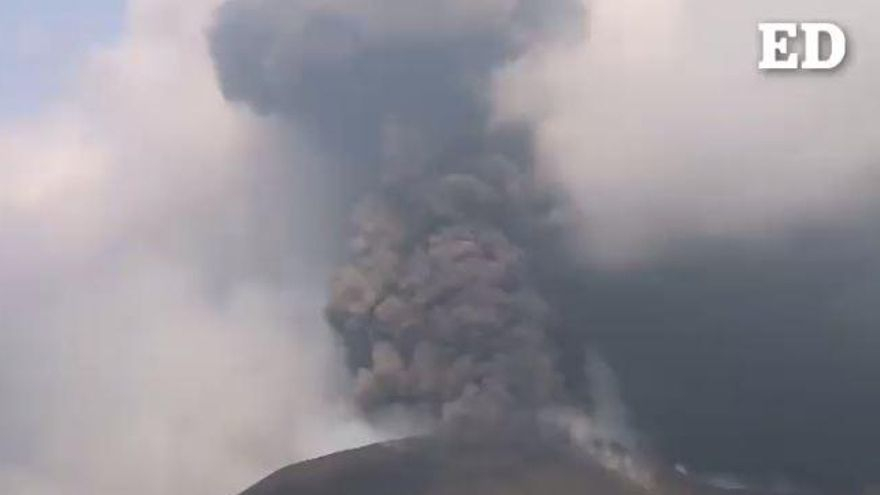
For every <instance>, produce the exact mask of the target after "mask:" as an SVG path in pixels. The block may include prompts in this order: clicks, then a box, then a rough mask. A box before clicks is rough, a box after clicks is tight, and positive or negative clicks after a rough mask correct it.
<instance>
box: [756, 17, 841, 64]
mask: <svg viewBox="0 0 880 495" xmlns="http://www.w3.org/2000/svg"><path fill="white" fill-rule="evenodd" d="M758 30H759V31H760V32H761V35H762V36H761V37H762V42H763V58H762V59H761V62H760V64H758V68H760V69H762V70H771V69H776V70H780V69H781V70H795V69H806V70H832V69H834V68H835V67H837V66H838V65H840V64H841V62H843V59H844V58H846V34H844V32H843V30H842V29H840V28H839V27H838V26H837V25H835V24H831V23H827V22H804V23H800V24H799V23H795V22H766V23H761V24H758ZM800 33H803V35H804V38H803V60H801V59H799V57H798V54H797V53H791V46H790V44H789V42H790V41H799V35H800ZM823 38H824V39H825V40H827V42H828V44H827V45H825V46H824V48H825V49H824V50H823V43H822V42H823Z"/></svg>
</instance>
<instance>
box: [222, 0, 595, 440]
mask: <svg viewBox="0 0 880 495" xmlns="http://www.w3.org/2000/svg"><path fill="white" fill-rule="evenodd" d="M583 18H584V17H583V7H582V6H581V5H580V4H579V3H577V2H573V1H562V0H560V1H552V2H537V1H483V2H468V3H464V2H462V3H458V2H445V3H436V2H415V3H414V2H392V3H386V4H383V5H382V6H381V7H378V6H372V5H370V6H367V5H366V4H363V3H361V2H340V3H335V4H333V5H325V4H323V3H319V2H308V1H303V2H284V1H253V0H234V1H230V2H227V3H226V4H225V5H224V7H223V8H222V9H221V11H220V13H219V15H218V23H217V27H216V29H215V31H214V33H213V38H212V40H213V43H212V47H213V53H214V57H215V60H216V65H217V70H218V74H219V76H220V80H221V82H222V86H223V89H224V94H225V95H226V96H227V97H228V98H230V99H232V100H234V101H236V100H243V101H245V102H247V103H248V104H249V105H251V106H252V107H254V108H256V109H257V110H259V111H262V112H265V113H267V114H270V115H281V116H284V117H286V118H288V119H290V120H292V121H293V122H294V123H295V124H294V125H296V126H297V127H298V128H299V129H301V131H302V132H303V133H304V134H305V135H307V136H310V137H312V139H313V140H314V142H315V143H317V144H318V145H319V146H320V148H321V149H322V150H323V151H324V152H325V153H326V155H327V156H328V157H330V159H331V160H332V161H333V162H334V165H332V166H330V167H329V168H328V169H327V170H326V173H327V174H328V175H330V176H332V177H334V179H335V188H336V189H335V194H336V195H337V197H338V198H339V203H341V204H343V205H350V206H354V205H357V206H354V209H355V210H356V212H355V214H354V217H355V218H354V220H355V221H354V233H353V238H352V239H350V240H349V241H345V240H342V241H341V242H342V243H345V244H347V245H350V247H351V248H350V249H349V250H348V253H347V254H345V255H343V259H344V261H343V265H344V267H343V268H342V269H341V270H340V272H339V274H338V276H337V277H336V278H335V280H334V282H333V287H332V295H331V301H330V303H329V306H328V311H327V312H328V318H329V320H330V322H331V323H332V324H333V326H334V328H335V329H336V330H337V331H338V332H339V334H340V335H341V337H342V339H343V341H344V342H345V344H346V349H347V352H348V356H349V365H350V367H351V369H352V370H353V371H354V372H355V373H356V375H357V387H358V389H357V392H356V394H357V397H358V400H359V403H360V404H361V406H362V407H363V408H364V409H365V411H367V412H370V413H373V412H377V411H378V412H381V411H383V410H387V409H388V408H392V407H400V406H404V407H406V408H408V409H410V410H412V411H417V412H419V413H421V414H423V415H424V416H425V417H427V418H431V419H433V420H440V421H441V422H442V423H444V425H455V426H456V427H460V428H467V426H469V425H472V423H475V424H476V425H477V427H476V428H474V429H473V430H471V431H480V429H481V428H482V429H486V426H488V425H494V424H504V423H507V422H508V421H510V422H519V420H520V419H522V420H523V421H525V422H529V421H535V420H536V419H537V417H538V414H537V413H538V412H539V411H541V410H542V409H544V408H548V407H551V406H561V405H566V404H571V403H575V402H579V403H580V404H581V405H586V404H588V403H589V402H590V401H589V399H590V397H589V391H588V390H587V389H588V388H589V387H587V386H586V383H587V380H586V377H585V376H583V375H584V373H583V369H584V368H583V367H581V369H580V371H579V372H578V373H577V375H579V376H578V377H577V378H572V379H571V381H573V382H574V383H575V384H576V385H581V386H582V387H581V390H575V389H577V388H578V387H577V386H574V387H572V386H571V384H569V383H567V381H569V380H568V378H567V377H566V376H565V375H564V373H563V370H562V369H560V366H559V364H558V355H557V354H558V351H557V349H556V345H557V343H556V342H555V341H554V337H553V335H554V334H555V333H558V332H559V328H557V327H561V326H567V325H569V324H570V323H571V322H568V321H564V319H561V318H557V317H555V316H554V315H555V314H556V313H558V311H557V309H556V308H552V304H553V303H552V301H547V300H546V299H545V298H544V296H543V294H542V292H543V288H542V287H541V286H540V285H538V282H537V275H536V273H535V272H536V271H537V270H538V268H537V265H539V264H541V263H544V262H546V259H544V258H543V255H544V254H546V252H549V250H551V249H558V250H559V251H560V252H561V251H562V248H561V246H559V245H557V243H556V241H557V240H558V237H559V236H560V233H559V232H557V231H558V230H559V228H558V226H557V225H556V220H557V219H556V218H555V216H556V215H555V214H556V213H557V201H556V199H555V198H553V196H552V195H551V194H550V193H549V192H547V191H542V190H541V188H539V187H537V185H536V184H535V183H534V182H533V180H532V178H531V171H532V168H531V167H532V156H531V149H530V148H531V143H530V141H531V139H530V136H529V130H528V128H527V126H499V127H493V126H492V125H491V122H490V120H491V105H490V104H491V98H490V96H491V95H490V89H491V84H492V76H493V74H494V71H495V70H496V69H497V68H498V67H500V66H502V65H503V64H504V63H505V62H507V61H509V60H512V59H515V58H516V57H518V56H520V55H522V54H524V53H525V52H526V50H527V49H529V48H531V47H534V46H538V45H541V44H546V43H565V42H570V41H573V40H576V39H578V37H579V35H581V34H582V33H583V26H582V21H583ZM365 196H366V199H363V198H364V197H365ZM543 234H547V235H548V238H547V239H541V238H542V235H543ZM544 244H546V246H545V245H544ZM345 258H347V260H345ZM561 263H564V261H561ZM585 352H586V345H584V346H582V348H581V355H583V353H585ZM582 357H583V356H581V358H582Z"/></svg>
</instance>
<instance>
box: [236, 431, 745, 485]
mask: <svg viewBox="0 0 880 495" xmlns="http://www.w3.org/2000/svg"><path fill="white" fill-rule="evenodd" d="M539 494H540V495H575V494H577V495H653V494H658V495H667V494H669V495H671V494H681V495H723V494H728V495H729V494H736V495H760V494H759V493H758V492H756V491H747V490H724V489H721V488H716V487H713V486H709V485H706V484H701V483H699V482H697V481H695V480H691V479H687V478H686V477H685V476H683V475H681V474H679V473H678V472H675V471H670V472H667V473H664V474H662V475H659V476H657V477H656V481H655V482H654V483H653V484H652V485H651V486H644V485H641V484H636V483H634V482H631V481H628V480H626V479H624V478H623V477H621V476H620V475H618V474H617V473H615V472H612V471H610V470H608V469H606V468H603V467H601V466H600V465H598V464H597V463H594V462H591V461H590V460H589V459H588V458H586V457H584V456H581V455H579V454H576V453H573V452H571V451H568V450H565V449H560V448H556V447H553V446H550V445H548V444H546V443H541V442H530V441H526V440H521V439H520V440H517V441H505V442H492V443H486V442H481V443H469V444H468V443H465V442H453V443H449V442H444V441H438V440H432V439H410V440H403V441H398V442H391V443H385V444H376V445H372V446H368V447H363V448H360V449H356V450H351V451H347V452H341V453H337V454H333V455H329V456H327V457H322V458H320V459H315V460H311V461H306V462H303V463H300V464H295V465H292V466H289V467H286V468H284V469H281V470H279V471H277V472H276V473H274V474H272V475H271V476H269V477H268V478H266V479H264V480H263V481H261V482H259V483H258V484H256V485H255V486H253V487H251V488H250V489H248V490H246V491H245V492H243V493H242V495H539Z"/></svg>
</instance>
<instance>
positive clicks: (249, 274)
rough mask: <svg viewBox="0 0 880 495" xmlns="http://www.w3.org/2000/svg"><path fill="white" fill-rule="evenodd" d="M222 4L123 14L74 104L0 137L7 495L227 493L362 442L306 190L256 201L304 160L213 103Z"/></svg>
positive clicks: (2, 472)
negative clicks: (328, 324) (327, 316)
mask: <svg viewBox="0 0 880 495" xmlns="http://www.w3.org/2000/svg"><path fill="white" fill-rule="evenodd" d="M217 3H218V2H217V1H216V0H204V1H203V0H198V1H193V0H190V1H187V2H179V1H176V0H133V1H132V2H131V3H130V5H129V9H128V19H127V28H126V31H125V33H124V35H123V37H122V38H121V40H120V41H119V42H118V43H117V44H115V45H114V46H111V47H107V48H104V49H100V50H98V51H95V52H94V53H92V55H91V56H90V57H89V61H88V63H87V64H86V66H85V67H83V68H82V71H81V77H80V79H79V85H78V86H77V87H76V88H69V91H68V94H69V96H68V97H66V98H64V99H63V100H62V101H59V102H58V103H57V104H56V105H54V106H52V109H51V110H50V111H48V112H46V113H45V114H44V115H41V116H33V117H31V118H29V119H28V120H18V121H11V122H5V123H0V313H2V314H3V324H2V327H0V395H2V400H3V403H4V410H3V411H0V436H2V437H3V441H2V442H0V444H2V447H0V465H2V466H4V467H3V468H0V491H2V492H4V493H16V494H22V495H27V494H43V493H52V494H62V495H86V494H93V493H127V494H133V495H136V494H141V493H142V494H151V495H152V494H177V493H193V494H200V493H204V494H216V493H234V492H236V491H237V490H240V489H242V488H244V487H245V486H246V485H247V484H249V483H252V482H254V481H256V480H257V479H258V478H259V477H261V476H263V475H265V474H267V473H268V472H269V471H270V470H272V469H275V468H277V467H280V466H281V465H283V464H285V463H288V462H292V461H294V460H297V459H301V458H305V457H310V456H313V455H316V454H320V453H325V452H328V451H330V450H334V449H338V448H342V447H346V446H351V445H356V444H358V443H363V442H366V441H369V440H370V439H372V438H374V435H375V433H374V432H373V431H371V430H370V429H369V428H368V427H367V426H365V425H364V424H362V423H361V422H360V420H359V419H357V418H356V415H355V414H354V413H353V411H351V410H350V409H349V407H348V405H347V403H346V401H345V400H344V398H343V397H344V394H343V393H342V388H343V387H344V386H345V378H344V377H343V376H340V375H339V374H338V373H339V372H338V371H336V370H339V369H340V366H338V362H339V359H340V357H339V356H338V355H337V353H336V348H335V346H334V344H333V342H332V340H331V338H330V332H329V331H327V330H326V329H325V328H324V324H323V322H322V318H321V300H322V299H323V291H324V285H323V279H322V278H321V276H322V275H323V273H322V272H321V271H320V270H306V269H305V268H303V267H302V266H301V265H308V262H309V260H308V259H306V254H302V253H300V251H299V250H300V249H302V248H303V246H305V245H308V244H309V242H320V236H319V235H317V234H316V233H315V230H314V225H315V223H316V220H315V219H313V218H311V217H312V216H314V213H302V212H299V211H297V206H298V201H299V199H298V191H300V190H302V189H304V188H307V187H308V185H303V184H297V183H295V181H294V183H291V184H290V185H289V191H288V192H289V197H287V198H284V202H283V204H282V203H277V202H276V203H273V204H268V203H266V202H264V201H262V198H261V197H260V195H261V193H260V191H259V189H258V187H256V186H255V184H260V183H262V182H263V181H264V180H265V179H266V178H267V177H275V176H273V175H272V174H276V173H277V172H278V170H285V171H286V172H284V174H285V175H284V177H285V178H291V177H293V178H294V179H295V178H296V170H297V167H300V166H304V165H303V164H300V163H297V157H298V159H299V160H306V159H311V157H310V156H309V154H308V153H307V151H306V150H304V149H295V148H297V145H296V143H293V144H291V143H289V142H287V141H289V139H287V140H285V141H284V142H282V140H280V139H275V136H277V135H278V133H277V132H276V131H275V130H274V126H275V125H276V124H274V123H272V122H268V121H264V120H262V119H259V118H257V117H255V116H253V115H251V114H249V113H248V112H247V111H246V110H245V109H242V108H236V107H232V106H230V105H229V104H228V103H227V102H225V101H224V99H223V98H222V95H221V94H220V91H219V89H218V87H217V83H216V80H215V77H214V73H213V68H212V65H211V62H210V59H209V56H208V54H207V48H206V39H205V32H206V29H207V28H208V26H209V23H210V22H211V19H212V12H213V8H214V7H215V6H216V4H217ZM292 149H293V152H292V151H291V150H292ZM291 160H292V163H288V161H291ZM270 207H272V208H275V207H277V208H278V209H268V208H270ZM300 209H301V210H306V208H305V207H302V208H300ZM303 239H305V240H303ZM275 240H281V241H283V242H281V243H280V244H279V243H277V242H274V241H275ZM270 241H271V242H270ZM268 244H272V246H268ZM313 249H314V248H313ZM290 275H296V278H288V277H287V276H290Z"/></svg>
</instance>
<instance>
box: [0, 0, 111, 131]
mask: <svg viewBox="0 0 880 495" xmlns="http://www.w3.org/2000/svg"><path fill="white" fill-rule="evenodd" d="M124 4H125V2H124V0H82V1H76V2H71V1H66V0H4V1H3V2H0V67H2V68H3V70H2V71H0V119H3V118H8V117H10V116H26V115H32V114H33V113H34V112H36V111H38V110H39V109H40V108H44V107H45V106H46V104H47V101H48V100H52V99H53V98H55V97H57V96H59V94H60V93H62V92H63V91H64V88H65V87H66V85H65V82H67V81H69V79H70V78H71V77H73V75H74V73H75V72H76V69H77V67H78V66H79V62H81V60H82V59H83V57H85V56H87V54H88V51H89V49H90V48H92V47H94V46H96V45H100V44H106V43H109V42H111V41H112V40H113V39H115V38H116V37H118V36H119V33H120V30H121V28H122V24H123V9H124Z"/></svg>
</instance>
